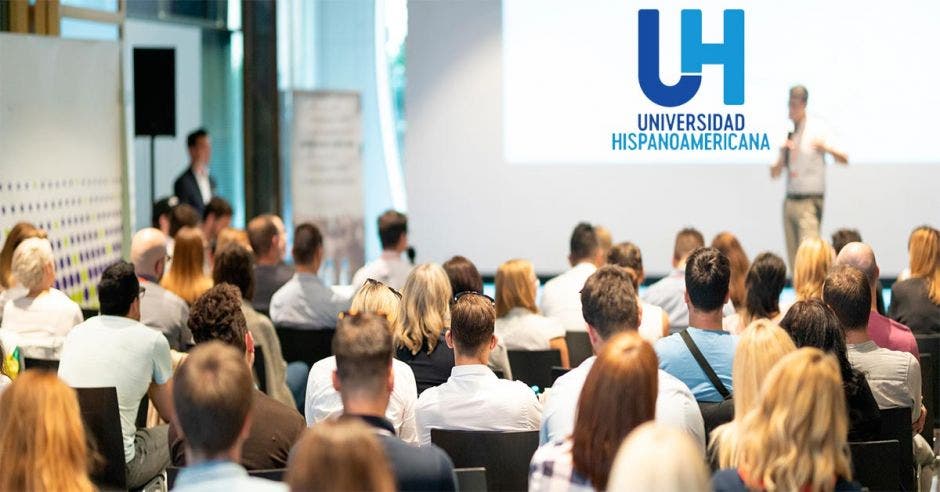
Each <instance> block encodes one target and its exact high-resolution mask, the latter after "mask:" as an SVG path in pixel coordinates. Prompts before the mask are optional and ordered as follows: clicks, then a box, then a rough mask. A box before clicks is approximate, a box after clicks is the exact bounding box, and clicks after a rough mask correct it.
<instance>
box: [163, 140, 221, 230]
mask: <svg viewBox="0 0 940 492" xmlns="http://www.w3.org/2000/svg"><path fill="white" fill-rule="evenodd" d="M186 148H187V149H188V150H189V168H188V169H187V170H186V171H185V172H184V173H183V174H181V175H180V176H179V177H178V178H176V181H175V182H174V183H173V194H175V195H176V197H177V198H179V201H180V203H185V204H187V205H190V206H191V207H193V208H194V209H196V212H198V213H199V216H200V217H201V216H202V214H203V212H204V211H205V209H206V204H207V203H209V200H211V199H212V195H213V192H214V190H215V181H213V179H212V177H211V176H209V158H210V157H211V156H212V142H211V141H210V140H209V132H207V131H206V130H205V129H204V128H200V129H198V130H196V131H194V132H192V133H190V134H189V135H188V136H187V137H186Z"/></svg>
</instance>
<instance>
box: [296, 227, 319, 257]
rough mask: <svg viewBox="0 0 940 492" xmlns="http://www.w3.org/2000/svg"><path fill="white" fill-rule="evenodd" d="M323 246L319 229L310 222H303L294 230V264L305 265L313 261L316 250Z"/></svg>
mask: <svg viewBox="0 0 940 492" xmlns="http://www.w3.org/2000/svg"><path fill="white" fill-rule="evenodd" d="M322 246H323V236H322V235H321V234H320V229H318V228H317V226H315V225H313V224H311V223H310V222H305V223H303V224H300V225H299V226H297V228H296V229H294V249H293V250H292V253H293V254H294V262H295V263H297V264H299V265H305V264H307V263H310V262H311V261H313V258H314V257H315V256H316V254H317V250H318V249H320V248H321V247H322Z"/></svg>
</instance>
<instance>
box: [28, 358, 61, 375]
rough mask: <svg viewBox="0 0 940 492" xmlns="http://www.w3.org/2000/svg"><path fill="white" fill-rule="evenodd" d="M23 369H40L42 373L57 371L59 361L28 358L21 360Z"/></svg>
mask: <svg viewBox="0 0 940 492" xmlns="http://www.w3.org/2000/svg"><path fill="white" fill-rule="evenodd" d="M23 369H24V370H27V371H28V370H30V369H41V370H44V371H54V372H55V371H58V370H59V361H57V360H46V359H31V358H29V357H24V358H23Z"/></svg>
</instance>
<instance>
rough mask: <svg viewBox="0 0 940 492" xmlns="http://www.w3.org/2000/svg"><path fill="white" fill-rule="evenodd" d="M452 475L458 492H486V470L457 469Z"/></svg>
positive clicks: (479, 468) (480, 468) (478, 468)
mask: <svg viewBox="0 0 940 492" xmlns="http://www.w3.org/2000/svg"><path fill="white" fill-rule="evenodd" d="M454 475H456V476H457V490H459V491H460V492H486V468H482V467H476V468H457V469H455V470H454Z"/></svg>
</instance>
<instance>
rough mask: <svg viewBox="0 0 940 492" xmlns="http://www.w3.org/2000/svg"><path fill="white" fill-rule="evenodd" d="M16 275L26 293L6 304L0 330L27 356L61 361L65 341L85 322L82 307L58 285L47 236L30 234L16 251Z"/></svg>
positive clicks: (14, 270) (13, 265) (18, 282)
mask: <svg viewBox="0 0 940 492" xmlns="http://www.w3.org/2000/svg"><path fill="white" fill-rule="evenodd" d="M12 271H13V278H14V279H15V281H16V283H17V284H18V285H21V286H22V287H23V288H24V289H26V295H24V296H22V297H19V298H17V299H13V300H9V301H7V302H6V304H4V306H3V320H2V322H0V329H2V330H3V331H4V332H5V338H6V339H7V340H15V343H16V345H17V346H19V347H20V350H21V351H22V354H23V356H24V357H30V358H34V359H46V360H58V359H59V355H60V352H61V350H62V342H63V341H64V340H65V337H66V335H68V333H69V332H70V331H71V330H72V327H74V326H75V325H77V324H79V323H81V322H82V309H81V308H80V307H79V306H78V304H76V303H75V301H73V300H71V299H69V298H68V296H66V295H65V294H64V293H63V292H62V291H60V290H58V289H56V288H54V287H53V285H55V257H54V256H53V255H52V245H51V244H49V240H48V239H41V238H38V237H31V238H28V239H26V240H24V241H23V242H21V243H20V245H19V246H17V247H16V250H15V251H14V252H13V264H12Z"/></svg>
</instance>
